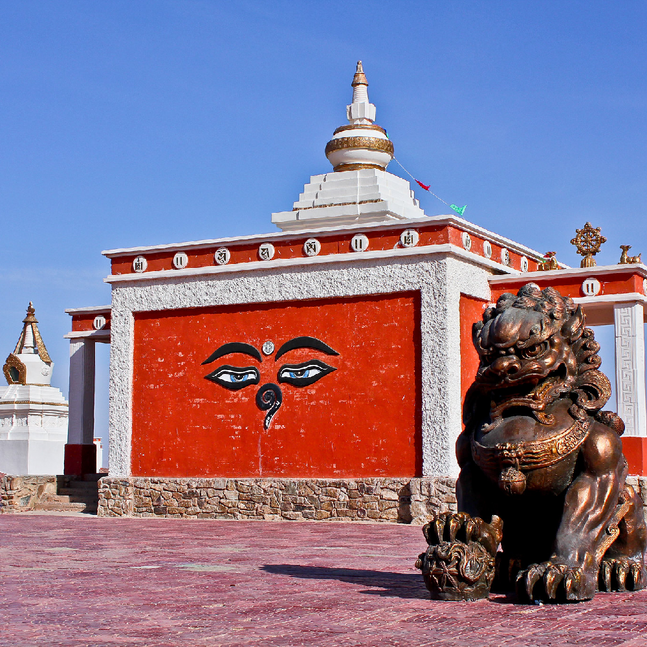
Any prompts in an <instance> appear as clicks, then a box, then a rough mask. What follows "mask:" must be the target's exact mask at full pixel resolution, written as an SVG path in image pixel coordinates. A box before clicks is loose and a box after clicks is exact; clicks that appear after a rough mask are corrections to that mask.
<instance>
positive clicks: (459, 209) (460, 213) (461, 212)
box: [449, 204, 467, 216]
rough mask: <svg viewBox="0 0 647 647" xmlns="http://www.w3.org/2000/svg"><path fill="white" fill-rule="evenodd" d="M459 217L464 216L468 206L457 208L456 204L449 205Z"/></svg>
mask: <svg viewBox="0 0 647 647" xmlns="http://www.w3.org/2000/svg"><path fill="white" fill-rule="evenodd" d="M449 206H450V207H451V208H452V209H453V210H454V211H455V212H456V213H457V214H458V215H459V216H462V215H463V214H464V213H465V208H466V207H467V205H464V206H463V207H457V206H456V205H455V204H450V205H449Z"/></svg>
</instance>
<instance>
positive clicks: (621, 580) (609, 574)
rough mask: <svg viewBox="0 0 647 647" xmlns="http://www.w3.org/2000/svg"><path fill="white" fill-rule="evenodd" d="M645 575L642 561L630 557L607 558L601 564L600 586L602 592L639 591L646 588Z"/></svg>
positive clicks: (646, 579)
mask: <svg viewBox="0 0 647 647" xmlns="http://www.w3.org/2000/svg"><path fill="white" fill-rule="evenodd" d="M645 575H646V574H645V568H644V566H643V564H642V561H640V562H639V561H634V560H632V559H629V558H628V557H622V558H619V559H617V558H606V559H603V560H602V564H600V573H599V577H598V580H599V583H598V586H599V587H600V590H601V591H638V590H640V589H643V588H645V584H646V582H647V578H646V577H645Z"/></svg>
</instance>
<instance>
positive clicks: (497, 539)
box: [422, 512, 503, 557]
mask: <svg viewBox="0 0 647 647" xmlns="http://www.w3.org/2000/svg"><path fill="white" fill-rule="evenodd" d="M502 528H503V521H502V520H501V519H500V518H499V517H497V516H496V515H493V516H492V521H491V522H490V523H486V522H485V521H483V519H481V518H480V517H471V516H470V515H468V514H467V513H465V512H456V513H452V512H440V513H438V514H436V515H434V516H433V517H432V519H431V520H430V521H429V523H427V524H425V526H424V527H423V529H422V532H423V533H424V535H425V539H426V540H427V543H428V544H429V545H430V546H433V545H435V544H440V543H441V542H443V541H448V542H453V541H461V542H464V543H466V544H469V542H470V541H475V542H477V543H479V544H481V545H482V546H483V547H484V548H485V549H486V550H487V551H488V552H489V553H490V554H491V555H492V556H493V557H494V555H495V554H496V551H497V548H498V546H499V544H500V543H501V536H502Z"/></svg>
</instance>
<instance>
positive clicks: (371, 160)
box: [326, 61, 393, 171]
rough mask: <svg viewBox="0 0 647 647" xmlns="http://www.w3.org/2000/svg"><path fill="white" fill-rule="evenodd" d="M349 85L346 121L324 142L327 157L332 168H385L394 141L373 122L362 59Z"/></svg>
mask: <svg viewBox="0 0 647 647" xmlns="http://www.w3.org/2000/svg"><path fill="white" fill-rule="evenodd" d="M351 85H352V87H353V101H352V103H351V104H350V105H349V106H347V108H346V113H347V117H348V124H346V125H345V126H340V127H339V128H337V130H335V132H334V134H333V136H332V139H331V140H330V141H329V142H328V144H327V145H326V157H327V158H328V161H329V162H330V163H331V164H332V165H333V170H335V171H357V170H360V169H380V170H382V171H384V170H385V169H386V167H387V166H388V165H389V162H390V161H391V160H392V159H393V143H392V142H391V140H390V139H389V138H388V136H387V134H386V130H384V128H381V127H380V126H378V125H377V124H376V123H375V106H374V105H373V104H372V103H370V102H369V100H368V81H367V80H366V75H365V74H364V69H363V67H362V61H358V62H357V69H356V70H355V76H354V77H353V82H352V83H351Z"/></svg>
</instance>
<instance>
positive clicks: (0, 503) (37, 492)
mask: <svg viewBox="0 0 647 647" xmlns="http://www.w3.org/2000/svg"><path fill="white" fill-rule="evenodd" d="M51 494H56V477H55V476H10V475H0V514H2V513H11V512H24V511H26V510H33V509H34V507H35V506H36V505H37V504H38V503H39V502H40V500H41V499H42V498H43V496H44V495H51Z"/></svg>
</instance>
